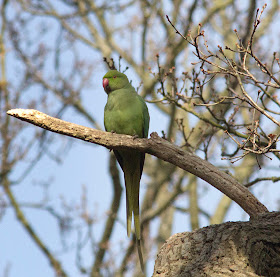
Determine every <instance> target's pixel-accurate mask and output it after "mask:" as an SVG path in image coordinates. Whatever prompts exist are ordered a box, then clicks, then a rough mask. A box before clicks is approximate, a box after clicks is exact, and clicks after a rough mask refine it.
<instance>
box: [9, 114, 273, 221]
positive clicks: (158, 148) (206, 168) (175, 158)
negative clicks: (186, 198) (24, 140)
mask: <svg viewBox="0 0 280 277" xmlns="http://www.w3.org/2000/svg"><path fill="white" fill-rule="evenodd" d="M7 114H9V115H11V116H13V117H16V118H18V119H20V120H23V121H27V122H29V123H31V124H33V125H36V126H38V127H41V128H44V129H46V130H48V131H51V132H55V133H59V134H63V135H66V136H70V137H73V138H76V139H80V140H83V141H88V142H91V143H94V144H98V145H102V146H104V147H106V148H108V149H135V150H138V151H141V152H146V153H149V154H151V155H153V156H156V157H158V158H159V159H161V160H164V161H167V162H169V163H171V164H174V165H176V166H178V167H180V168H182V169H183V170H185V171H188V172H190V173H192V174H194V175H196V176H197V177H199V178H201V179H203V180H204V181H206V182H208V183H209V184H211V185H212V186H213V187H215V188H216V189H218V190H220V191H221V192H222V193H224V194H225V195H227V196H228V197H229V198H231V199H232V200H233V201H235V202H236V203H237V204H238V205H239V206H240V207H241V208H242V209H243V210H244V211H245V212H246V213H248V214H249V215H250V216H256V215H258V214H261V213H265V212H268V210H267V208H266V207H265V206H264V205H263V204H262V203H260V202H259V200H258V199H257V198H256V197H255V196H254V195H253V194H252V193H251V192H250V191H249V190H248V189H247V188H246V187H244V186H243V185H241V184H240V183H239V182H238V181H237V180H236V179H234V178H233V177H232V176H231V175H229V174H227V173H225V172H223V171H221V170H219V169H218V168H216V167H215V166H214V165H212V164H211V163H209V162H207V161H205V160H203V159H201V158H200V157H198V156H196V155H194V154H192V153H189V152H186V151H184V150H182V149H181V148H180V147H178V146H176V145H173V144H172V143H170V142H169V141H167V140H165V139H162V138H160V137H159V136H158V135H157V133H152V134H151V138H150V139H139V138H134V137H131V136H128V135H120V134H114V133H109V132H103V131H99V130H96V129H92V128H88V127H84V126H81V125H77V124H74V123H70V122H66V121H63V120H61V119H57V118H54V117H51V116H49V115H46V114H44V113H42V112H39V111H36V110H31V109H13V110H9V111H8V112H7Z"/></svg>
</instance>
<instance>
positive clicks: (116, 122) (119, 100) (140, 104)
mask: <svg viewBox="0 0 280 277" xmlns="http://www.w3.org/2000/svg"><path fill="white" fill-rule="evenodd" d="M103 88H104V90H105V92H106V93H107V94H108V100H107V104H106V106H105V110H104V125H105V129H106V131H107V132H115V133H117V134H126V135H131V136H137V137H139V138H146V137H147V136H148V130H149V121H150V117H149V111H148V108H147V106H146V103H145V102H144V100H143V98H142V97H141V96H140V95H138V94H137V92H136V91H135V89H134V88H133V86H132V85H131V84H130V82H129V81H128V79H127V77H126V75H125V74H123V73H121V72H119V71H117V70H109V71H108V72H107V73H106V74H105V76H104V77H103ZM114 154H115V156H116V158H117V160H118V162H119V164H120V166H121V168H122V170H123V172H124V179H125V187H126V217H127V235H128V236H130V232H131V221H132V214H133V217H134V228H135V235H136V238H137V246H138V253H139V258H140V262H141V267H142V269H143V259H142V254H141V248H140V237H141V233H140V219H139V186H140V179H141V175H142V171H143V165H144V160H145V153H141V152H138V151H136V150H118V151H116V150H114Z"/></svg>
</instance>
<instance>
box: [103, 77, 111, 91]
mask: <svg viewBox="0 0 280 277" xmlns="http://www.w3.org/2000/svg"><path fill="white" fill-rule="evenodd" d="M102 85H103V88H104V90H105V91H106V92H107V93H108V92H110V87H109V80H108V79H106V78H104V79H103V81H102Z"/></svg>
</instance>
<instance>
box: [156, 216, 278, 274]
mask: <svg viewBox="0 0 280 277" xmlns="http://www.w3.org/2000/svg"><path fill="white" fill-rule="evenodd" d="M159 276H160V277H163V276H165V277H167V276H168V277H170V276H176V277H179V276H184V277H187V276H192V277H193V276H215V277H216V276H244V277H245V276H275V277H277V276H280V213H279V212H272V213H265V214H262V215H259V216H256V217H254V218H251V219H250V221H248V222H227V223H223V224H219V225H212V226H209V227H205V228H202V229H198V230H196V231H193V232H191V233H189V232H184V233H179V234H175V235H173V236H172V237H170V238H169V239H168V240H167V242H166V243H165V244H164V245H163V246H162V248H161V250H160V252H159V254H158V256H157V259H156V263H155V268H154V273H153V277H159Z"/></svg>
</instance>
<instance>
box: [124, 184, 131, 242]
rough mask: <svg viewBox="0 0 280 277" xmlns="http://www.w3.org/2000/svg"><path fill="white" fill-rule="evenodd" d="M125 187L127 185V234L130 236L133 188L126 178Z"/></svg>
mask: <svg viewBox="0 0 280 277" xmlns="http://www.w3.org/2000/svg"><path fill="white" fill-rule="evenodd" d="M125 183H126V185H125V187H126V230H127V236H128V237H130V233H131V222H132V204H131V203H130V202H131V201H130V199H131V198H130V197H129V195H130V194H131V188H130V187H128V185H127V181H126V179H125Z"/></svg>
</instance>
